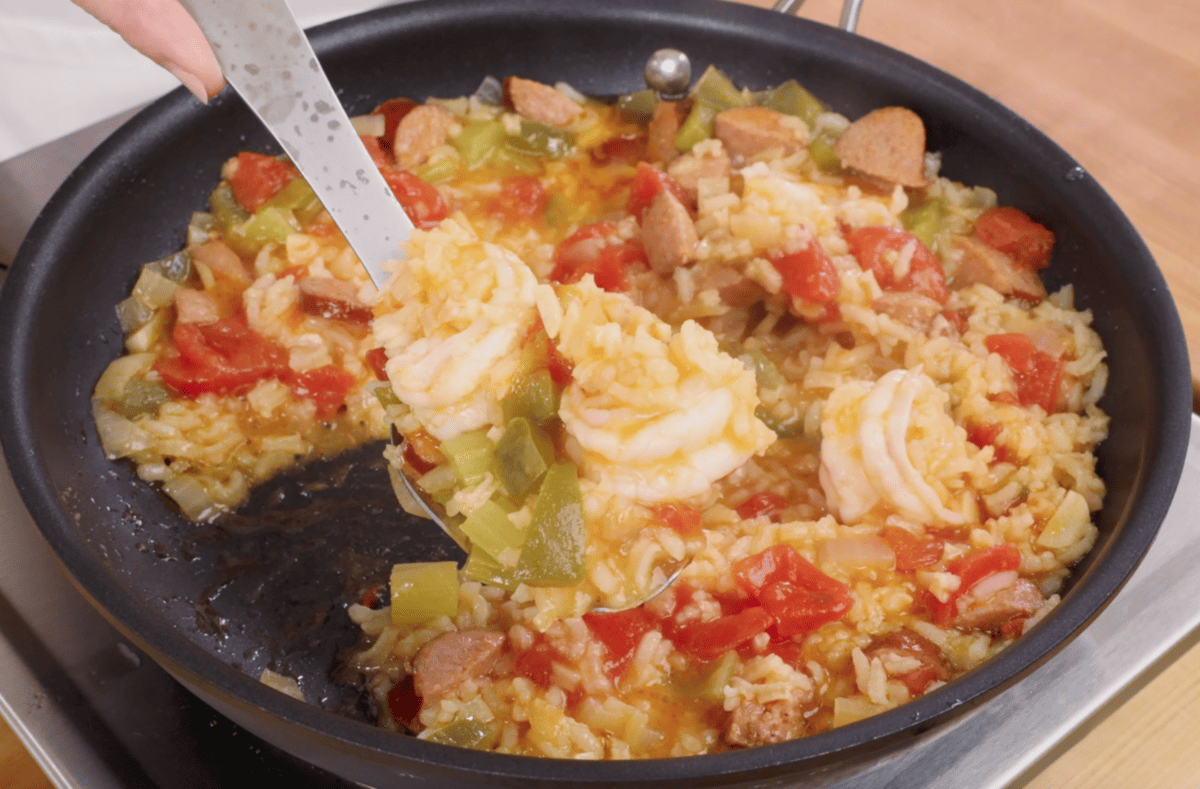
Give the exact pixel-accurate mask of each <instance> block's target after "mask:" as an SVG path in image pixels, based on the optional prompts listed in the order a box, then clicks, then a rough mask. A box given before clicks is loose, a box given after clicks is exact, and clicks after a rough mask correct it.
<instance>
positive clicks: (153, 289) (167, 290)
mask: <svg viewBox="0 0 1200 789" xmlns="http://www.w3.org/2000/svg"><path fill="white" fill-rule="evenodd" d="M152 265H153V264H150V263H148V264H146V265H145V266H142V273H141V276H139V277H138V281H137V284H136V285H134V286H133V297H134V298H136V299H138V300H139V301H141V302H142V303H143V304H145V305H146V306H148V307H150V308H151V309H155V310H156V309H158V308H159V307H165V306H167V305H168V304H170V303H171V302H172V301H173V300H174V299H175V291H177V290H179V283H178V282H174V281H172V280H170V279H167V278H166V277H164V276H163V275H162V274H160V273H159V272H157V271H155V270H154V269H153V268H151V266H152Z"/></svg>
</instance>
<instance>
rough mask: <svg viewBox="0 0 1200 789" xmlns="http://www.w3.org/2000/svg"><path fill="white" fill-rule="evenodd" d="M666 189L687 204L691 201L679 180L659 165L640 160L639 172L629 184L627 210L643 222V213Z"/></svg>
mask: <svg viewBox="0 0 1200 789" xmlns="http://www.w3.org/2000/svg"><path fill="white" fill-rule="evenodd" d="M664 189H666V190H667V191H668V192H670V193H671V194H673V195H674V196H675V198H676V199H677V200H679V202H681V203H683V204H684V205H685V206H686V205H688V203H689V202H690V201H689V200H688V196H687V192H686V191H684V189H683V187H682V186H680V185H679V182H678V181H676V180H675V179H674V178H672V177H671V176H669V175H667V174H666V173H664V172H663V171H662V170H659V169H658V168H657V167H652V166H651V165H649V164H646V163H645V162H638V165H637V173H636V174H635V175H634V176H633V182H632V183H631V184H630V185H629V200H628V202H627V203H626V204H625V211H626V212H627V213H629V214H631V215H632V216H635V217H637V220H638V222H641V221H642V213H643V212H645V210H646V209H647V208H649V207H650V204H651V203H653V202H654V198H656V197H658V193H659V192H661V191H662V190H664Z"/></svg>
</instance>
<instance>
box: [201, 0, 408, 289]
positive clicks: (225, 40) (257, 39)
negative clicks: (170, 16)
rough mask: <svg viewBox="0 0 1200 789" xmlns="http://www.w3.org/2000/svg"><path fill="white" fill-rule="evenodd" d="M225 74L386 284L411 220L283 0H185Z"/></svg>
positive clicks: (377, 278)
mask: <svg viewBox="0 0 1200 789" xmlns="http://www.w3.org/2000/svg"><path fill="white" fill-rule="evenodd" d="M181 2H182V4H183V6H184V7H185V8H186V9H187V11H188V13H190V14H191V15H192V17H193V18H194V19H195V20H196V22H197V24H199V26H200V29H201V31H203V33H204V36H205V38H207V39H208V42H209V43H210V44H211V45H212V48H213V52H214V53H215V54H216V57H217V62H218V63H220V64H221V70H222V71H223V72H224V73H225V79H226V80H227V81H228V82H229V84H230V85H232V86H233V87H234V89H236V90H237V92H238V93H239V94H240V95H241V97H242V98H243V99H244V100H245V102H246V103H247V104H248V105H249V106H250V108H251V109H252V110H254V113H255V114H256V115H257V116H258V117H259V120H261V121H262V122H263V124H264V125H265V126H266V127H267V129H268V130H270V132H271V134H273V135H274V136H275V139H276V140H278V141H279V144H280V145H281V146H283V150H284V152H285V153H286V154H287V155H288V156H289V157H291V160H292V162H293V163H294V164H295V165H296V166H297V167H298V168H299V170H300V173H301V174H302V175H303V176H304V178H305V179H306V180H307V181H308V182H309V184H310V185H312V187H313V190H314V191H315V192H316V193H317V196H318V197H319V198H320V200H321V202H322V204H324V206H325V208H326V210H328V211H329V214H330V216H332V217H333V221H334V222H336V223H337V226H338V228H339V229H340V230H341V231H342V233H343V235H345V236H346V240H347V241H348V242H349V243H350V246H351V248H353V249H354V252H355V253H356V254H357V255H358V258H359V260H360V261H362V264H363V267H364V268H366V270H367V273H368V274H369V275H370V277H371V281H372V282H374V283H375V285H376V286H377V287H382V286H383V284H384V282H385V281H386V279H387V275H386V274H385V273H384V272H383V270H382V264H383V263H384V262H385V261H387V260H394V259H395V258H397V257H400V251H399V244H400V243H401V242H402V241H404V240H405V239H407V238H408V236H409V233H410V232H411V231H412V227H413V225H412V222H411V221H410V220H409V218H408V216H407V215H406V214H405V213H404V209H403V208H402V207H401V206H400V203H399V202H398V201H397V200H396V198H395V196H394V195H393V194H392V191H391V189H390V188H389V187H388V185H387V182H386V181H385V180H384V178H383V175H382V174H381V173H380V172H379V169H378V168H377V167H376V166H375V164H374V162H372V161H371V157H370V154H368V153H367V150H366V148H365V147H363V145H362V143H361V142H360V141H359V138H358V135H357V133H356V132H355V131H354V127H353V125H351V123H350V119H349V118H348V117H347V116H346V111H345V110H344V109H343V108H342V104H341V101H340V100H339V99H338V97H337V94H336V93H335V92H334V90H333V86H332V85H330V84H329V80H328V79H327V78H326V76H325V72H324V70H323V69H322V68H321V65H320V63H319V62H318V61H317V56H316V54H315V53H314V52H313V49H312V46H311V45H310V44H309V42H308V37H307V36H305V34H304V31H303V30H301V28H300V25H299V23H298V22H297V21H296V18H295V17H294V16H293V15H292V12H291V9H289V8H288V5H287V3H286V2H284V0H181Z"/></svg>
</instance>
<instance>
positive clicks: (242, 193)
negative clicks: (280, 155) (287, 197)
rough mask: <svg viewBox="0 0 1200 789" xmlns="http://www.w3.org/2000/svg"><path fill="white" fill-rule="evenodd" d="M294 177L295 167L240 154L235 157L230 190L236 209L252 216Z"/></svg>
mask: <svg viewBox="0 0 1200 789" xmlns="http://www.w3.org/2000/svg"><path fill="white" fill-rule="evenodd" d="M295 177H296V167H295V166H294V165H292V164H291V163H290V162H285V161H283V160H281V159H276V158H275V157H274V156H267V155H265V154H261V153H252V152H250V151H243V152H242V153H239V154H238V155H237V167H235V168H234V172H233V178H232V179H230V181H229V186H230V188H232V189H233V197H234V199H235V200H237V201H238V205H240V206H241V207H242V208H244V209H246V210H247V211H249V212H250V213H252V214H253V213H254V212H255V211H257V210H258V209H259V208H260V207H261V206H262V204H263V203H265V202H267V201H268V200H270V199H271V198H272V197H274V196H275V195H276V193H277V192H279V190H280V189H282V188H283V187H284V186H286V185H287V183H288V181H290V180H292V179H293V178H295Z"/></svg>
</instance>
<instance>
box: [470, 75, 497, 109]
mask: <svg viewBox="0 0 1200 789" xmlns="http://www.w3.org/2000/svg"><path fill="white" fill-rule="evenodd" d="M471 98H473V99H475V101H478V102H480V103H481V104H494V105H496V106H497V107H498V106H500V105H502V104H504V85H503V84H501V82H500V80H498V79H496V78H495V77H493V76H492V75H490V74H489V75H488V76H486V77H484V78H483V82H480V83H479V87H478V88H476V89H475V92H474V93H473V94H471Z"/></svg>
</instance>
